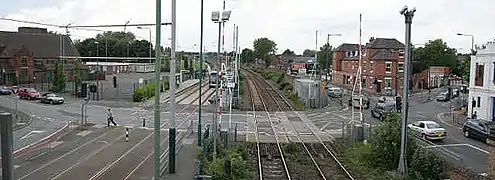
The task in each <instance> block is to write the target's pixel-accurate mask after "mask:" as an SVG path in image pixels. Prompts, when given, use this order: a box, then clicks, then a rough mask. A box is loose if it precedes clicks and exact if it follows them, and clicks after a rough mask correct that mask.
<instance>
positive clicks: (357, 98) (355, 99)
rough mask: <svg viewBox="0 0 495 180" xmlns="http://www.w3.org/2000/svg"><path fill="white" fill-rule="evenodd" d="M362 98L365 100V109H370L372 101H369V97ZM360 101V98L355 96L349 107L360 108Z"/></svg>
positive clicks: (351, 99)
mask: <svg viewBox="0 0 495 180" xmlns="http://www.w3.org/2000/svg"><path fill="white" fill-rule="evenodd" d="M361 98H362V99H363V108H364V109H368V108H370V101H369V99H368V97H366V96H364V95H361ZM359 101H360V98H359V96H358V95H354V96H352V97H351V98H350V99H349V106H352V107H355V108H359V104H360V102H359Z"/></svg>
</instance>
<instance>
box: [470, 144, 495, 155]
mask: <svg viewBox="0 0 495 180" xmlns="http://www.w3.org/2000/svg"><path fill="white" fill-rule="evenodd" d="M465 145H466V146H469V147H471V148H473V149H476V150H478V151H481V152H483V153H485V154H490V152H488V151H487V150H484V149H481V148H479V147H476V146H474V145H471V144H465Z"/></svg>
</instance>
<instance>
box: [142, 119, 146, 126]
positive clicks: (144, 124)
mask: <svg viewBox="0 0 495 180" xmlns="http://www.w3.org/2000/svg"><path fill="white" fill-rule="evenodd" d="M143 127H146V122H145V119H144V118H143Z"/></svg>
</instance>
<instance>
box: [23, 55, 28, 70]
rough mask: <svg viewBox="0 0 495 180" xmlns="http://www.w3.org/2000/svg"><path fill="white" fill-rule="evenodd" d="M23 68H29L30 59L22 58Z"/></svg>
mask: <svg viewBox="0 0 495 180" xmlns="http://www.w3.org/2000/svg"><path fill="white" fill-rule="evenodd" d="M21 66H22V67H27V66H28V57H26V56H22V57H21Z"/></svg>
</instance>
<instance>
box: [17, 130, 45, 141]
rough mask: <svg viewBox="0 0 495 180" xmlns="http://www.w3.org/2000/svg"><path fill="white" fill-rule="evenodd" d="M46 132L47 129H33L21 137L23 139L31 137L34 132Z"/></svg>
mask: <svg viewBox="0 0 495 180" xmlns="http://www.w3.org/2000/svg"><path fill="white" fill-rule="evenodd" d="M44 132H45V131H31V132H29V133H27V134H26V135H24V136H22V137H21V138H20V139H21V140H23V139H26V138H29V137H31V136H32V135H33V134H36V133H44Z"/></svg>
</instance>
